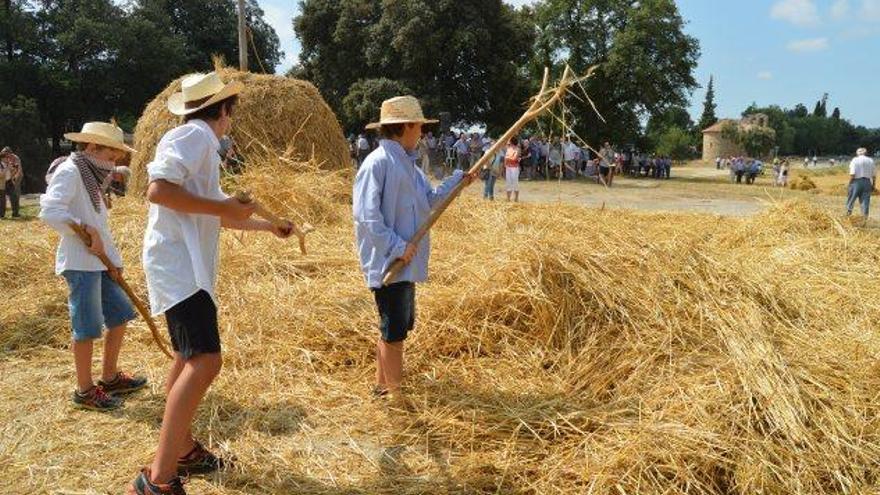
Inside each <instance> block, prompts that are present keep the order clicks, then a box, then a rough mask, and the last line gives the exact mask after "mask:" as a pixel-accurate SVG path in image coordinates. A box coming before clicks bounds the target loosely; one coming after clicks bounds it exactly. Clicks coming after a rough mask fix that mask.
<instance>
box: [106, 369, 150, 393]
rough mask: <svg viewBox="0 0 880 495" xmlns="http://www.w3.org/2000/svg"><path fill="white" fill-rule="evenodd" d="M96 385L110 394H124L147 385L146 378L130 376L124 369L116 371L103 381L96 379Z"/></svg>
mask: <svg viewBox="0 0 880 495" xmlns="http://www.w3.org/2000/svg"><path fill="white" fill-rule="evenodd" d="M98 386H100V387H103V388H104V391H105V392H107V393H108V394H110V395H124V394H130V393H132V392H136V391H138V390H140V389H142V388H144V387H146V386H147V379H146V378H144V377H142V376H131V375H129V374H128V373H126V372H124V371H120V372H118V373H116V377H115V378H113V379H112V380H110V381H109V382H105V381H104V380H98Z"/></svg>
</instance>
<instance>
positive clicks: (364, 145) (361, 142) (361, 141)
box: [357, 137, 370, 150]
mask: <svg viewBox="0 0 880 495" xmlns="http://www.w3.org/2000/svg"><path fill="white" fill-rule="evenodd" d="M357 147H358V149H359V150H368V149H370V142H369V141H367V138H365V137H360V138H358V140H357Z"/></svg>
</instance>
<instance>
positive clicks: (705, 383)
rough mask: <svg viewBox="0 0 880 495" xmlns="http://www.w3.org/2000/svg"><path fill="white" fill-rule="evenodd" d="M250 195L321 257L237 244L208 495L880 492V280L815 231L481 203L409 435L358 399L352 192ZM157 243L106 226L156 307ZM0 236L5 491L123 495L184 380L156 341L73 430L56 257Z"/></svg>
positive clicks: (435, 270)
mask: <svg viewBox="0 0 880 495" xmlns="http://www.w3.org/2000/svg"><path fill="white" fill-rule="evenodd" d="M237 180H238V181H239V184H236V185H235V186H236V187H238V186H243V187H248V188H250V189H252V190H253V191H254V192H255V195H256V197H257V198H258V199H260V200H262V201H264V202H265V203H267V204H268V205H270V206H271V207H272V208H273V209H277V210H278V211H280V212H283V213H284V214H286V215H289V216H291V217H293V218H294V219H298V220H299V219H304V220H308V221H310V222H311V223H313V224H315V225H316V226H318V228H319V230H318V231H317V232H315V233H313V234H310V238H309V240H310V254H309V255H308V256H302V255H300V254H299V252H298V248H297V246H296V243H295V242H284V241H280V240H277V239H274V238H270V237H267V236H265V235H257V234H236V233H224V234H223V237H222V243H221V244H222V264H221V267H220V272H221V275H220V280H219V287H218V296H219V299H220V304H221V306H220V315H221V328H222V330H221V331H222V339H223V345H224V369H223V371H222V373H221V376H220V378H219V380H218V381H217V383H216V384H215V386H214V387H212V389H211V392H210V393H209V395H208V396H207V397H206V400H205V404H204V406H203V408H202V409H201V411H200V414H199V418H198V420H197V429H196V435H197V436H199V437H200V438H202V439H204V440H206V441H207V442H208V443H209V444H210V445H211V447H212V448H214V449H216V450H218V451H219V452H222V453H224V454H225V455H233V456H235V459H236V464H235V467H234V468H233V469H231V470H229V471H227V472H225V473H222V474H220V475H217V476H212V477H208V478H203V479H197V480H194V481H193V482H192V485H190V488H191V489H192V491H193V492H194V493H212V494H223V495H229V494H254V493H256V494H281V493H285V494H286V493H301V494H343V493H344V494H368V493H369V494H372V493H410V494H415V493H505V494H518V493H519V494H526V493H542V494H543V493H566V494H568V493H597V494H605V493H643V494H650V493H657V494H659V493H694V494H719V495H720V494H752V493H767V494H790V493H810V494H819V493H869V492H876V491H877V490H878V489H880V481H878V477H877V472H878V471H877V468H878V466H877V459H880V392H878V391H880V366H878V357H880V331H878V327H877V325H876V322H877V321H878V319H880V286H878V284H877V283H876V281H877V280H878V278H880V254H878V253H876V252H873V251H870V250H867V251H866V250H865V249H864V246H865V245H866V244H868V243H871V242H875V239H874V235H873V234H871V233H868V232H865V231H862V230H856V229H853V228H850V227H848V226H845V225H841V224H840V223H839V222H838V221H837V220H835V219H834V218H832V217H831V216H829V215H828V214H826V213H825V212H823V211H821V210H819V209H817V208H816V207H815V206H813V205H812V204H810V203H803V202H799V203H785V204H780V205H777V206H775V207H772V208H771V209H770V210H768V211H767V212H766V213H764V214H761V215H759V216H756V217H753V218H748V219H731V218H720V217H716V216H703V215H682V214H643V213H631V212H622V211H616V210H609V209H606V210H602V211H595V210H586V209H583V208H578V207H569V206H554V205H548V206H533V205H508V204H504V203H491V204H490V203H483V202H478V201H477V200H476V199H473V198H471V197H469V196H468V197H465V198H463V199H462V201H461V203H460V204H456V205H453V206H452V207H451V208H450V210H449V212H448V213H447V216H446V217H444V218H443V219H441V221H440V222H439V223H438V225H437V227H436V230H435V232H434V238H433V245H434V254H433V258H432V263H431V277H432V279H431V282H430V283H428V284H425V285H423V286H422V287H421V289H420V290H419V293H418V303H417V304H418V312H419V317H418V322H417V329H416V330H415V332H414V333H413V334H412V337H411V340H410V341H409V342H408V344H407V345H408V349H409V353H408V356H409V361H408V363H407V372H408V381H409V384H410V386H411V390H410V393H411V397H412V399H413V402H414V403H415V405H416V411H415V412H413V413H411V414H403V413H400V412H391V411H388V410H386V409H385V407H384V406H383V405H382V403H381V402H375V401H371V400H370V399H369V398H368V390H369V386H370V384H371V382H372V378H371V376H372V371H373V346H374V342H375V339H376V335H377V331H376V330H375V326H376V315H375V310H374V303H373V300H372V295H371V294H370V292H369V291H368V290H366V289H365V288H364V287H363V284H362V280H361V276H360V274H359V272H358V269H357V263H356V260H355V256H354V253H353V238H352V225H351V220H350V200H351V197H350V196H351V194H350V181H351V174H350V172H345V171H339V172H334V171H327V170H322V169H320V168H319V167H318V166H317V164H315V163H311V164H307V163H293V162H290V161H284V160H280V159H273V160H269V161H267V162H266V166H265V167H264V168H262V169H261V170H260V171H259V172H255V171H246V172H245V173H244V174H243V175H241V176H240V177H238V178H237ZM145 216H146V213H145V205H144V204H143V203H142V202H141V200H140V199H138V198H128V199H126V200H125V201H120V202H119V204H118V206H117V208H116V209H115V210H114V211H113V217H114V220H113V224H112V228H113V230H114V232H115V233H116V236H117V238H118V239H119V240H120V242H119V244H120V246H121V250H122V253H123V256H124V258H125V260H126V261H127V263H128V267H127V271H126V273H127V275H128V277H129V278H130V279H131V281H132V282H133V283H134V285H135V286H136V287H137V290H139V291H143V290H144V287H143V274H142V270H141V268H140V262H139V255H140V249H141V239H142V233H143V228H144V219H145ZM0 225H2V224H0ZM2 228H3V229H4V231H3V232H2V234H3V238H4V239H16V240H15V241H14V243H13V244H12V247H10V243H9V242H4V243H0V286H2V287H4V295H5V296H7V297H8V299H7V301H10V300H11V301H15V304H14V305H8V304H7V305H3V306H2V308H0V323H2V325H3V332H2V335H0V339H2V340H0V345H2V346H3V347H4V348H5V349H17V351H14V352H11V351H7V352H6V353H5V354H4V357H3V359H2V360H0V419H2V421H0V424H2V426H0V461H2V462H0V486H4V487H6V489H7V492H9V493H46V492H64V493H71V492H73V493H104V492H110V493H118V492H120V491H121V489H122V487H123V486H124V484H125V483H126V482H127V481H128V480H129V479H130V478H131V477H132V475H133V474H134V473H135V470H136V468H137V467H138V466H140V465H142V464H143V463H144V462H146V461H147V460H148V458H149V453H150V451H151V450H152V448H153V447H154V445H155V439H156V436H157V431H158V426H159V420H160V415H161V410H162V407H163V399H162V395H161V380H162V378H163V376H164V373H165V367H166V365H167V362H166V361H165V359H164V357H163V356H162V355H161V354H160V353H159V351H158V350H157V349H156V348H155V347H153V346H152V344H151V343H150V337H149V333H148V332H147V331H146V327H145V326H144V325H143V324H142V323H140V322H138V323H137V324H135V325H134V326H133V329H132V332H131V334H132V340H131V341H129V343H128V344H126V348H125V349H124V352H123V355H124V358H123V363H124V365H125V366H126V367H127V368H128V369H133V370H144V371H146V372H147V374H148V376H149V377H150V379H151V380H152V384H153V389H152V391H151V392H148V393H146V394H143V395H141V396H135V397H133V398H131V399H129V400H128V402H127V403H126V406H125V408H124V409H123V410H122V411H120V412H119V413H115V414H110V415H101V414H95V413H83V412H70V410H69V409H68V402H67V396H68V394H69V392H70V388H71V387H72V386H73V383H74V380H73V367H72V363H71V359H70V358H69V356H68V353H67V351H66V350H64V349H63V348H62V347H63V343H64V342H65V340H66V327H67V325H66V321H65V318H66V313H65V311H64V287H63V283H62V282H61V281H59V280H56V279H55V278H54V277H53V276H52V274H51V258H52V254H51V246H52V244H53V242H54V235H52V234H50V233H49V232H48V231H47V230H46V229H45V228H42V227H38V226H35V225H34V226H28V228H26V229H20V230H18V231H15V232H13V231H10V230H8V229H9V227H8V226H6V225H3V227H2ZM10 260H12V261H10ZM22 277H25V279H22ZM7 288H10V289H9V290H7ZM44 308H49V310H48V311H44ZM35 329H36V330H35Z"/></svg>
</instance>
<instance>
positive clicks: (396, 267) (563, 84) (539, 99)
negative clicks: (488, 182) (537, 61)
mask: <svg viewBox="0 0 880 495" xmlns="http://www.w3.org/2000/svg"><path fill="white" fill-rule="evenodd" d="M549 79H550V70H549V69H547V68H545V69H544V80H543V81H542V83H541V91H540V92H538V94H537V95H536V96H535V97H534V101H533V102H532V104H531V105H530V106H529V108H528V110H526V112H525V113H524V114H523V115H522V117H520V118H519V120H517V121H516V123H515V124H513V126H511V127H510V129H508V130H507V132H505V133H504V135H503V136H501V137H500V138H498V141H496V142H495V144H493V145H492V147H491V148H489V151H487V152H486V153H485V154H483V156H482V157H481V158H480V159H479V160H478V161H477V163H475V164H474V166H473V167H471V169H470V170H468V174H473V173H476V172H479V171H480V170H481V169H482V168H483V166H484V165H485V164H486V163H488V162H489V161H490V160H492V159H494V157H495V153H497V152H498V150H499V149H501V147H502V146H506V145H507V142H508V141H510V138H512V137H514V136H515V135H516V134H517V133H518V132H519V130H520V129H522V128H523V126H525V125H526V124H528V123H529V122H531V121H532V120H535V119H536V118H538V116H540V115H541V114H542V113H544V112H545V111H546V110H547V109H548V108H550V107H551V106H553V105H554V104H555V103H556V102H557V101H559V98H561V97H562V95H563V94H565V92H566V91H567V90H568V87H569V86H570V85H571V84H573V83H574V82H575V81H576V78H573V77H572V75H571V69H570V68H569V67H568V66H566V67H565V71H564V72H563V73H562V79H561V81H560V83H559V86H558V87H557V88H555V90H554V89H553V88H551V89H549V90H548V89H547V82H548V80H549ZM551 91H552V94H551V93H550V92H551ZM548 94H550V95H551V96H550V97H549V98H547V95H548ZM464 187H465V185H464V182H459V183H458V184H457V185H456V186H455V187H454V188H453V189H452V191H451V192H450V193H449V195H448V196H446V198H444V199H443V200H442V201H441V202H440V203H438V204H437V206H435V207H434V209H433V210H431V216H430V217H429V218H428V220H426V221H425V223H423V224H422V225H421V226H420V227H419V230H417V231H416V233H415V235H413V237H412V239H410V240H409V242H410V243H411V244H418V243H419V241H421V240H422V238H423V237H425V234H427V233H428V231H429V230H431V227H433V226H434V224H435V223H436V222H437V219H439V218H440V215H442V214H443V212H444V211H446V208H447V207H448V206H449V205H450V204H451V203H452V202H453V201H454V200H455V198H457V197H458V196H459V195H460V194H461V192H462V191H463V190H464ZM404 266H405V265H404V262H403V260H401V259H399V258H398V259H396V260H394V262H393V263H392V264H391V266H390V267H388V271H387V272H386V273H385V277H384V278H383V279H382V284H383V285H388V284H390V283H391V282H392V281H393V280H394V278H395V277H396V276H397V274H398V273H400V270H402V269H403V267H404Z"/></svg>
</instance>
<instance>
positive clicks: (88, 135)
mask: <svg viewBox="0 0 880 495" xmlns="http://www.w3.org/2000/svg"><path fill="white" fill-rule="evenodd" d="M64 138H65V139H67V140H69V141H73V142H75V143H92V144H99V145H101V146H106V147H108V148H115V149H117V150H122V151H126V152H128V153H137V151H135V150H134V149H133V148H130V147H129V146H128V145H127V144H125V136H124V134H123V133H122V129H120V128H119V126H117V125H115V124H111V123H108V122H86V123H85V124H83V127H82V131H80V132H68V133H67V134H65V135H64Z"/></svg>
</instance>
